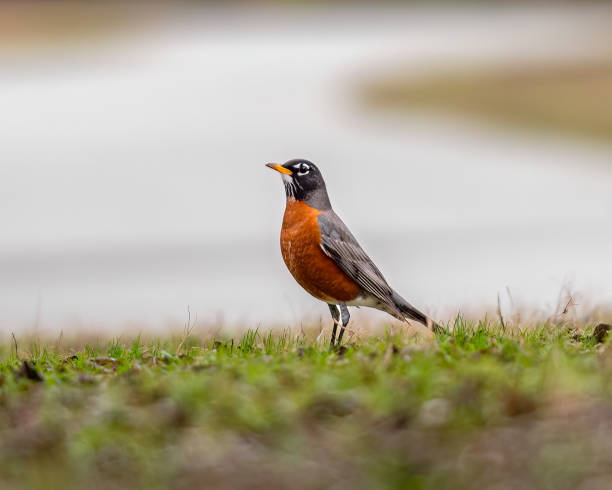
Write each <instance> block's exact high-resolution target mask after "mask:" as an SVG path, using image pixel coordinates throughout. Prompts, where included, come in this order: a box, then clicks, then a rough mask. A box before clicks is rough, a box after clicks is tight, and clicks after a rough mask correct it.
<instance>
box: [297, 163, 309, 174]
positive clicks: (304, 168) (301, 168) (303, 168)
mask: <svg viewBox="0 0 612 490" xmlns="http://www.w3.org/2000/svg"><path fill="white" fill-rule="evenodd" d="M308 172H310V166H309V165H308V164H307V163H300V166H299V167H298V175H306V174H307V173H308Z"/></svg>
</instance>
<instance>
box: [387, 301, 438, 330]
mask: <svg viewBox="0 0 612 490" xmlns="http://www.w3.org/2000/svg"><path fill="white" fill-rule="evenodd" d="M391 300H392V301H393V306H395V309H396V310H397V311H396V312H394V313H392V314H393V316H395V317H396V318H398V319H399V320H402V321H406V320H414V321H417V322H419V323H422V324H423V325H425V326H426V327H427V328H430V329H431V330H432V331H433V332H434V333H440V332H443V331H444V328H443V327H442V326H441V325H439V324H437V323H436V322H434V321H433V320H432V319H431V318H429V317H428V316H427V315H426V314H425V313H422V312H420V311H419V310H417V309H416V308H415V307H414V306H412V305H411V304H410V303H408V301H406V300H405V299H404V298H402V297H401V296H400V295H399V294H398V293H397V292H395V291H393V294H392V296H391ZM398 313H399V314H398Z"/></svg>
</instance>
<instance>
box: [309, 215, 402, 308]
mask: <svg viewBox="0 0 612 490" xmlns="http://www.w3.org/2000/svg"><path fill="white" fill-rule="evenodd" d="M319 228H320V230H321V248H323V252H325V254H326V255H327V256H328V257H330V258H331V259H332V260H333V261H334V262H335V263H336V265H337V266H338V267H340V269H341V270H342V272H344V273H345V274H346V275H347V276H349V277H350V278H351V279H352V280H353V281H355V282H356V283H357V284H358V285H359V286H360V287H361V289H362V290H363V291H364V292H367V293H369V294H371V295H372V296H374V297H375V298H377V299H378V300H380V301H382V302H383V303H385V304H387V305H389V306H391V305H393V304H394V302H393V299H392V298H393V289H391V287H390V286H389V284H387V281H386V280H385V278H384V277H383V275H382V273H381V272H380V271H379V270H378V268H377V267H376V266H375V265H374V263H373V262H372V260H371V259H370V257H368V255H367V254H366V253H365V252H364V251H363V249H362V248H361V246H360V245H359V243H357V240H356V239H355V237H354V236H353V235H352V234H351V232H350V231H349V229H348V228H347V227H346V225H345V224H344V223H343V221H342V220H341V219H340V218H339V217H338V215H336V213H334V212H333V211H326V212H324V213H321V214H320V215H319Z"/></svg>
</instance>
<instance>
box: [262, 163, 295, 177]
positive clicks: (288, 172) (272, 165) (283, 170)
mask: <svg viewBox="0 0 612 490" xmlns="http://www.w3.org/2000/svg"><path fill="white" fill-rule="evenodd" d="M266 167H270V168H271V169H272V170H276V171H277V172H280V173H281V174H286V175H293V172H292V171H291V170H289V169H288V168H285V167H283V166H282V165H279V164H278V163H266Z"/></svg>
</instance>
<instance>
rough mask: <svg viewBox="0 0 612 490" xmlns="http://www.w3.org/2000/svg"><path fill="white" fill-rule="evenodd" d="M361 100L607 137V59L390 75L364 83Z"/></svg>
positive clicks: (610, 115) (610, 70)
mask: <svg viewBox="0 0 612 490" xmlns="http://www.w3.org/2000/svg"><path fill="white" fill-rule="evenodd" d="M364 95H365V99H366V101H367V102H368V103H369V104H370V105H371V106H373V107H379V108H384V109H390V110H395V111H404V112H407V111H410V110H414V109H415V108H420V109H427V110H433V111H438V112H446V113H453V114H459V115H466V116H470V117H476V118H480V119H483V120H485V121H488V122H493V123H501V124H506V125H513V126H518V127H522V128H535V129H545V130H549V131H553V132H558V133H561V134H564V135H574V136H581V137H587V138H591V139H597V140H602V141H608V142H609V141H612V60H611V59H603V60H598V61H580V62H574V63H565V64H551V63H541V64H539V65H526V66H515V67H513V66H509V67H498V68H488V69H486V68H475V69H472V70H468V69H464V70H447V71H446V72H444V73H439V74H432V75H430V76H428V77H425V78H412V77H410V76H402V75H393V76H388V77H383V78H382V79H378V80H375V81H373V82H372V83H370V84H368V85H367V87H365V89H364Z"/></svg>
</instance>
